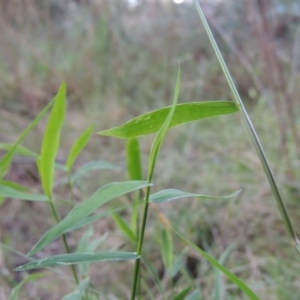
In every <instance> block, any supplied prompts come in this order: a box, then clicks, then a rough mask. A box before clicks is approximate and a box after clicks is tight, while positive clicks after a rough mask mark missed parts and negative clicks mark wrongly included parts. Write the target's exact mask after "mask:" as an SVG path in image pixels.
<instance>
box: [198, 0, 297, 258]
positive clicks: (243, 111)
mask: <svg viewBox="0 0 300 300" xmlns="http://www.w3.org/2000/svg"><path fill="white" fill-rule="evenodd" d="M194 3H195V6H196V9H197V12H198V14H199V17H200V19H201V22H202V24H203V26H204V28H205V31H206V33H207V35H208V38H209V40H210V42H211V44H212V47H213V49H214V51H215V54H216V56H217V58H218V60H219V63H220V65H221V68H222V70H223V72H224V74H225V77H226V80H227V82H228V84H229V86H230V89H231V92H232V94H233V96H234V100H235V102H236V103H237V104H238V105H239V107H240V112H241V115H242V118H243V120H244V122H245V125H246V128H247V130H248V133H249V135H250V137H251V139H252V142H253V144H254V147H255V149H256V151H257V154H258V156H259V158H260V161H261V164H262V166H263V168H264V171H265V173H266V176H267V178H268V180H269V184H270V187H271V189H272V191H273V194H274V197H275V199H276V202H277V206H278V208H279V211H280V214H281V217H282V219H283V221H284V225H285V227H286V230H287V232H288V234H289V235H290V237H291V239H292V241H293V244H294V245H295V247H296V248H297V250H298V251H299V252H300V241H299V239H298V237H297V235H296V233H295V231H294V228H293V226H292V223H291V220H290V218H289V215H288V213H287V210H286V208H285V205H284V202H283V200H282V197H281V195H280V192H279V189H278V187H277V184H276V180H275V178H274V175H273V173H272V171H271V168H270V165H269V163H268V160H267V158H266V155H265V153H264V150H263V147H262V145H261V143H260V140H259V138H258V136H257V134H256V131H255V129H254V127H253V125H252V122H251V120H250V118H249V115H248V113H247V111H246V109H245V107H244V104H243V102H242V99H241V97H240V95H239V93H238V91H237V89H236V87H235V84H234V82H233V79H232V77H231V75H230V73H229V70H228V68H227V66H226V64H225V61H224V59H223V57H222V54H221V52H220V50H219V47H218V45H217V43H216V41H215V39H214V36H213V34H212V32H211V30H210V27H209V25H208V23H207V21H206V18H205V15H204V13H203V11H202V9H201V6H200V4H199V1H198V0H194Z"/></svg>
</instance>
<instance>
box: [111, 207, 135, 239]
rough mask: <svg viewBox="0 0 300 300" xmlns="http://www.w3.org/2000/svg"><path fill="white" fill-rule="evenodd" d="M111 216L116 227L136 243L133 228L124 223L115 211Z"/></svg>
mask: <svg viewBox="0 0 300 300" xmlns="http://www.w3.org/2000/svg"><path fill="white" fill-rule="evenodd" d="M112 217H113V219H114V221H115V223H116V225H117V226H118V228H119V229H120V230H121V231H122V232H123V233H124V234H125V235H126V236H127V237H128V238H129V239H130V240H131V241H132V242H133V243H136V236H135V234H134V232H133V230H132V229H131V228H130V227H129V226H128V225H127V224H126V222H125V221H124V220H123V219H122V218H121V217H120V216H119V215H118V214H116V213H114V214H112Z"/></svg>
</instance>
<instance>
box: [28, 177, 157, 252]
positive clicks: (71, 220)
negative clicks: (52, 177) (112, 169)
mask: <svg viewBox="0 0 300 300" xmlns="http://www.w3.org/2000/svg"><path fill="white" fill-rule="evenodd" d="M149 185H151V183H148V182H146V181H125V182H113V183H109V184H107V185H105V186H104V187H102V188H100V189H99V190H98V191H97V192H96V193H95V194H94V195H92V196H91V198H89V199H88V200H86V201H85V202H83V203H81V204H78V205H77V206H75V207H74V208H73V209H72V210H71V211H70V212H69V214H68V215H67V216H66V217H65V218H64V219H63V220H62V221H60V222H59V223H58V224H56V225H55V226H54V227H52V228H51V229H49V230H48V231H47V232H46V233H45V234H44V235H43V236H42V237H41V239H40V240H39V241H38V242H37V244H36V245H35V246H34V247H33V248H32V250H31V251H30V253H29V254H28V255H29V256H31V255H34V254H35V253H37V252H38V251H39V250H41V249H42V248H44V247H45V246H47V245H48V244H49V243H51V242H52V241H53V240H54V239H55V238H57V237H58V236H60V235H61V234H63V233H64V232H65V231H67V230H68V229H69V228H70V227H72V226H74V225H75V224H76V223H77V222H79V221H80V220H82V219H84V218H85V217H87V216H89V215H90V214H91V213H92V212H94V211H95V210H96V209H98V208H99V207H100V206H101V205H103V204H105V203H107V202H108V201H110V200H112V199H114V198H116V197H119V196H122V195H124V194H127V193H129V192H132V191H135V190H138V189H140V188H143V187H146V186H149Z"/></svg>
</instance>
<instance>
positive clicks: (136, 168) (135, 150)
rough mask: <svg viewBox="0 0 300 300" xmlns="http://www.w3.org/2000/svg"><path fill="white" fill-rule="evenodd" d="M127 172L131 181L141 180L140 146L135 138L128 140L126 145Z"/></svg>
mask: <svg viewBox="0 0 300 300" xmlns="http://www.w3.org/2000/svg"><path fill="white" fill-rule="evenodd" d="M126 150H127V170H128V174H129V178H130V179H131V180H142V178H143V175H142V165H141V151H140V144H139V141H138V139H137V138H130V139H128V140H127V144H126Z"/></svg>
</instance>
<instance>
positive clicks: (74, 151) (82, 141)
mask: <svg viewBox="0 0 300 300" xmlns="http://www.w3.org/2000/svg"><path fill="white" fill-rule="evenodd" d="M93 130H94V125H92V126H90V127H89V128H88V129H86V130H85V131H84V132H83V133H82V134H81V135H80V136H79V138H78V139H77V140H76V141H75V143H74V144H73V146H72V148H71V150H70V153H69V156H68V159H67V162H66V168H67V172H70V171H71V169H72V166H73V164H74V162H75V160H76V158H77V156H78V155H79V154H80V153H81V151H82V150H83V149H84V147H85V146H86V145H87V143H88V141H89V139H90V137H91V135H92V133H93Z"/></svg>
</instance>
